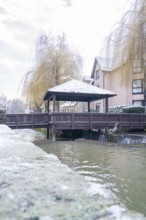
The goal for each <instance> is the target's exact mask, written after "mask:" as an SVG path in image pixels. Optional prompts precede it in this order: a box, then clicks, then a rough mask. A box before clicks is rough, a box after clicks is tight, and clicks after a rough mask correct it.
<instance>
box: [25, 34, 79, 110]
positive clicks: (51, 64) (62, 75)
mask: <svg viewBox="0 0 146 220" xmlns="http://www.w3.org/2000/svg"><path fill="white" fill-rule="evenodd" d="M35 60H36V61H35V65H34V67H33V68H32V69H31V70H30V71H28V72H27V74H26V75H25V79H24V83H23V96H24V97H25V99H26V102H27V103H28V106H29V108H30V109H39V108H40V107H41V105H42V104H43V100H42V98H43V96H44V94H45V92H46V91H47V90H48V89H49V88H52V87H54V86H56V85H59V84H61V83H63V82H66V81H68V80H70V79H73V78H74V79H79V78H81V67H82V57H81V56H80V55H79V53H78V52H77V51H76V50H75V49H73V48H71V47H70V46H69V45H68V43H67V39H66V35H65V34H64V33H62V34H61V35H57V36H54V35H53V34H52V33H50V34H49V35H46V34H45V33H42V34H41V35H40V36H39V37H38V40H37V43H36V53H35Z"/></svg>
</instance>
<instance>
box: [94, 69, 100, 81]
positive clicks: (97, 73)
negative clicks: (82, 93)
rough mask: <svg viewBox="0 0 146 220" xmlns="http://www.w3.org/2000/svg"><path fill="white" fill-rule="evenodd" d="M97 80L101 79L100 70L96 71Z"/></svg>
mask: <svg viewBox="0 0 146 220" xmlns="http://www.w3.org/2000/svg"><path fill="white" fill-rule="evenodd" d="M95 78H96V79H99V78H100V70H96V73H95Z"/></svg>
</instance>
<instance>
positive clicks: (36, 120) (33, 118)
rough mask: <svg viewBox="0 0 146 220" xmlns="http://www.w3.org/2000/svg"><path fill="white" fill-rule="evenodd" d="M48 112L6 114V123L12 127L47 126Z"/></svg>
mask: <svg viewBox="0 0 146 220" xmlns="http://www.w3.org/2000/svg"><path fill="white" fill-rule="evenodd" d="M49 120H50V115H49V114H48V113H43V114H42V113H29V114H28V113H26V114H6V119H5V124H6V125H8V126H9V127H11V128H23V127H24V128H25V127H26V128H33V127H47V126H48V122H49Z"/></svg>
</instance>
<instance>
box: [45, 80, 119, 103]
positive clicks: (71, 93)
mask: <svg viewBox="0 0 146 220" xmlns="http://www.w3.org/2000/svg"><path fill="white" fill-rule="evenodd" d="M53 95H56V100H57V101H81V102H87V101H95V100H100V99H104V98H106V97H113V96H115V95H116V94H115V93H113V92H111V91H109V90H105V89H102V88H99V87H97V86H93V85H89V84H87V83H84V82H82V81H78V80H70V81H68V82H66V83H63V84H61V85H58V86H55V87H53V88H51V89H49V90H48V91H47V92H46V93H45V95H44V97H43V99H44V100H52V99H53Z"/></svg>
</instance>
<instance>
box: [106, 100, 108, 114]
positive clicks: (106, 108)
mask: <svg viewBox="0 0 146 220" xmlns="http://www.w3.org/2000/svg"><path fill="white" fill-rule="evenodd" d="M105 112H106V113H108V98H105Z"/></svg>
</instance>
